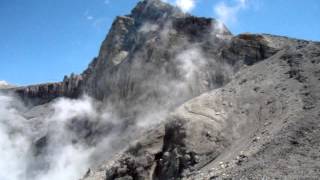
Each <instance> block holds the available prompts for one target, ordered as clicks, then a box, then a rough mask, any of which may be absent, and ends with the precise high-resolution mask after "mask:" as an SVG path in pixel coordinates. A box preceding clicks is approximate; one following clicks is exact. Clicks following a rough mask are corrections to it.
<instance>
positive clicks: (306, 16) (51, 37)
mask: <svg viewBox="0 0 320 180" xmlns="http://www.w3.org/2000/svg"><path fill="white" fill-rule="evenodd" d="M167 1H169V2H170V3H172V4H175V5H178V6H180V7H181V8H183V10H185V11H188V12H190V13H191V14H194V15H197V16H206V17H214V18H218V19H221V20H223V21H225V22H226V24H227V26H228V28H229V29H230V30H231V31H232V33H234V34H238V33H241V32H253V33H262V32H263V33H271V34H277V35H285V36H290V37H296V38H302V39H308V40H315V41H320V23H319V17H320V1H319V0H303V1H302V0H167ZM137 2H138V0H0V23H1V24H0V80H5V81H7V82H9V83H12V84H16V85H27V84H37V83H43V82H55V81H60V80H62V78H63V76H64V75H68V74H71V73H72V72H75V73H81V72H82V71H83V70H84V69H85V68H86V67H87V65H88V64H89V62H90V61H91V60H92V59H93V57H95V56H96V55H97V54H98V51H99V47H100V45H101V42H102V41H103V39H104V38H105V36H106V34H107V32H108V30H109V28H110V25H111V23H112V21H113V19H114V18H115V16H117V15H124V14H128V13H129V12H130V10H131V9H132V8H133V7H134V6H135V4H136V3H137Z"/></svg>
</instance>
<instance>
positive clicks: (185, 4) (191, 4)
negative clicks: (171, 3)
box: [175, 0, 196, 12]
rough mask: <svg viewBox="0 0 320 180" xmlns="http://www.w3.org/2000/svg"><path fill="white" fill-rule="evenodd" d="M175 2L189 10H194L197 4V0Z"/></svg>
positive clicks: (178, 0)
mask: <svg viewBox="0 0 320 180" xmlns="http://www.w3.org/2000/svg"><path fill="white" fill-rule="evenodd" d="M175 4H176V5H177V6H178V7H179V8H180V9H181V10H182V11H183V12H189V11H192V10H193V8H194V7H195V5H196V1H195V0H176V2H175Z"/></svg>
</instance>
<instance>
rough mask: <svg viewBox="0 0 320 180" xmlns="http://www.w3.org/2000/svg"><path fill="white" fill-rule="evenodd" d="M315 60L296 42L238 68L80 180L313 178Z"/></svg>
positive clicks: (315, 52)
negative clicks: (227, 80) (162, 125)
mask: <svg viewBox="0 0 320 180" xmlns="http://www.w3.org/2000/svg"><path fill="white" fill-rule="evenodd" d="M246 38H247V37H246ZM280 39H282V38H279V39H278V40H280ZM319 52H320V44H319V43H313V42H307V41H296V44H291V46H290V47H287V48H284V49H283V50H281V51H279V52H278V53H276V54H275V55H273V56H271V57H270V58H268V59H266V60H264V61H262V62H259V63H256V64H254V65H252V66H250V67H247V68H243V69H242V70H240V71H239V72H238V73H236V75H235V76H234V78H233V80H232V81H231V82H230V83H228V84H227V85H226V86H224V87H222V88H219V89H216V90H213V91H210V92H207V93H204V94H202V95H200V96H199V97H196V98H194V99H192V100H190V101H188V102H186V103H184V104H183V105H181V106H180V107H178V108H177V109H176V110H175V111H174V112H173V113H171V115H170V116H169V117H168V119H167V121H166V122H165V129H164V131H160V132H159V129H160V128H159V129H154V130H151V132H149V133H146V134H145V136H143V137H142V139H140V140H138V142H136V143H135V144H132V146H131V147H129V148H128V149H127V150H126V151H125V152H123V153H120V154H119V155H118V156H115V158H114V159H111V160H109V161H108V162H107V163H106V164H103V165H102V166H100V167H99V168H94V169H92V170H90V171H89V172H88V174H87V175H86V176H85V178H84V179H85V180H102V179H190V180H191V179H221V178H222V179H224V178H229V179H263V178H271V179H273V178H280V179H281V178H284V179H285V178H289V179H290V178H294V179H295V178H311V179H312V178H316V177H319V175H320V174H319V171H318V170H317V169H318V168H319V166H320V164H319V158H318V157H319V152H318V151H317V150H316V149H319V147H320V141H319V135H320V133H319V130H318V127H319V115H320V114H319V109H318V108H317V107H318V106H319V97H320V94H319V89H320V87H319V85H318V84H319V83H318V82H319V73H318V72H319V69H320V66H319V65H320V63H319V62H320V56H319ZM150 134H152V135H154V136H150ZM159 143H160V146H159Z"/></svg>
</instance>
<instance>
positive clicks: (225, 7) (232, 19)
mask: <svg viewBox="0 0 320 180" xmlns="http://www.w3.org/2000/svg"><path fill="white" fill-rule="evenodd" d="M247 5H248V0H234V4H227V3H225V2H224V1H221V2H220V3H218V4H217V5H215V6H214V12H215V14H216V15H217V18H218V20H220V21H222V22H224V23H226V24H231V23H236V22H237V16H238V13H239V12H240V11H241V10H243V9H245V8H247Z"/></svg>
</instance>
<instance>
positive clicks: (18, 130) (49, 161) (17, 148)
mask: <svg viewBox="0 0 320 180" xmlns="http://www.w3.org/2000/svg"><path fill="white" fill-rule="evenodd" d="M0 104H1V106H0V154H1V157H0V179H1V180H29V179H30V180H31V179H32V180H56V179H59V180H72V179H79V178H81V177H82V176H83V175H84V174H85V172H86V171H87V170H88V168H89V167H90V166H91V165H92V164H91V163H90V162H91V161H90V160H91V157H92V156H93V155H96V156H97V155H99V154H97V153H96V152H95V151H94V148H93V147H94V145H91V144H90V143H92V142H93V140H90V139H86V138H87V136H88V133H92V132H90V131H89V129H90V128H91V129H92V128H94V127H95V126H96V127H95V128H97V127H103V128H105V127H107V126H109V125H112V124H113V121H112V119H111V117H112V116H111V115H108V114H109V112H108V111H107V110H104V111H103V113H100V112H98V108H97V104H96V103H95V102H94V101H93V100H92V99H91V98H89V97H87V96H85V97H83V98H81V99H79V100H71V99H65V98H61V99H58V100H57V101H55V102H53V103H51V104H49V105H42V106H36V107H34V108H32V109H28V108H27V107H25V106H24V105H23V104H22V103H21V102H20V101H19V100H18V99H17V98H15V97H13V96H11V95H7V94H0ZM109 120H110V121H109ZM100 121H101V122H100ZM90 125H91V126H90ZM90 135H91V136H93V137H95V135H93V134H90ZM96 137H98V135H96ZM104 137H106V138H107V137H108V136H107V135H105V136H104ZM99 142H105V141H104V140H103V139H101V141H98V142H97V143H96V145H97V146H100V147H101V146H102V145H99ZM108 145H109V144H106V145H105V146H108ZM103 153H107V154H108V153H110V154H112V153H113V152H111V151H110V148H109V149H108V148H104V152H103Z"/></svg>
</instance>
